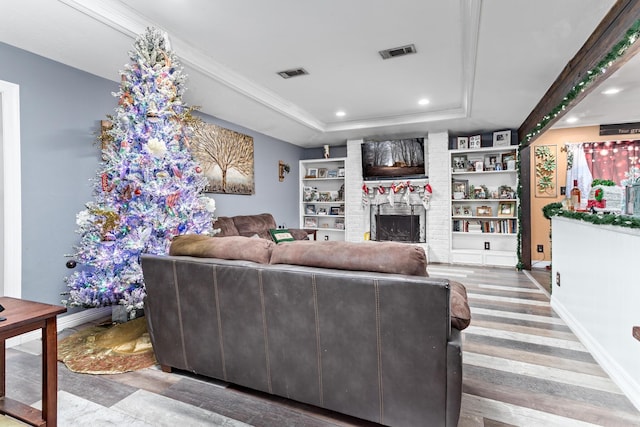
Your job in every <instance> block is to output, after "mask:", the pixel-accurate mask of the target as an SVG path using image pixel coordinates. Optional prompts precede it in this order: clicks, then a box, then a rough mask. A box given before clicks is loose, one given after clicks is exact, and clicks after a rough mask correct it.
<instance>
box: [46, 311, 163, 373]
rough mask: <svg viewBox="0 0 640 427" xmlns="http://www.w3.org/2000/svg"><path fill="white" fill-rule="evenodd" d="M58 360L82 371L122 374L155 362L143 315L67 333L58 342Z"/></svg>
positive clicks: (75, 370) (146, 366)
mask: <svg viewBox="0 0 640 427" xmlns="http://www.w3.org/2000/svg"><path fill="white" fill-rule="evenodd" d="M58 360H59V361H61V362H63V363H64V364H65V365H66V366H67V368H69V370H71V371H73V372H80V373H85V374H121V373H123V372H130V371H135V370H138V369H143V368H148V367H150V366H153V365H154V364H156V359H155V356H154V354H153V348H152V347H151V340H150V338H149V333H148V332H147V323H146V319H145V318H144V317H140V318H137V319H134V320H131V321H129V322H126V323H119V324H116V325H115V326H108V327H104V326H94V327H91V328H87V329H83V330H81V331H78V332H76V333H74V334H73V335H70V336H68V337H67V338H64V339H62V340H60V341H59V342H58Z"/></svg>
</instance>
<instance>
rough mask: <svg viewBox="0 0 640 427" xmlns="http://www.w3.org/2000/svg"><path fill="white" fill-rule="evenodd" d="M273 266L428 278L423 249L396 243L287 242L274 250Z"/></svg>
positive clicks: (272, 255)
mask: <svg viewBox="0 0 640 427" xmlns="http://www.w3.org/2000/svg"><path fill="white" fill-rule="evenodd" d="M271 264H293V265H304V266H309V267H321V268H335V269H339V270H360V271H375V272H379V273H395V274H408V275H411V276H427V257H426V255H425V253H424V249H423V248H421V247H418V246H413V245H408V244H405V243H397V242H342V241H341V242H332V241H321V242H315V241H306V240H298V241H295V242H284V243H281V244H279V245H276V246H275V247H274V248H273V252H272V253H271Z"/></svg>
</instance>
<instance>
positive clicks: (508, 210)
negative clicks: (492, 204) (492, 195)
mask: <svg viewBox="0 0 640 427" xmlns="http://www.w3.org/2000/svg"><path fill="white" fill-rule="evenodd" d="M515 214H516V203H515V202H500V203H499V204H498V216H502V217H510V218H514V217H515Z"/></svg>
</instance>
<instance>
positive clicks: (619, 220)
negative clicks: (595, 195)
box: [542, 202, 640, 228]
mask: <svg viewBox="0 0 640 427" xmlns="http://www.w3.org/2000/svg"><path fill="white" fill-rule="evenodd" d="M542 214H543V215H544V217H545V218H547V219H551V218H552V217H554V216H563V217H565V218H571V219H577V220H580V221H585V222H590V223H591V224H596V225H617V226H620V227H626V228H640V218H638V217H635V216H628V215H615V214H592V213H588V212H575V211H568V210H565V209H562V203H557V202H556V203H549V204H548V205H546V206H545V207H543V208H542Z"/></svg>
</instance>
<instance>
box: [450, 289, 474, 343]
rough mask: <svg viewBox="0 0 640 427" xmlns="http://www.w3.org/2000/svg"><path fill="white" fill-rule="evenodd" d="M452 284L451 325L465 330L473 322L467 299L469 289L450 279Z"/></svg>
mask: <svg viewBox="0 0 640 427" xmlns="http://www.w3.org/2000/svg"><path fill="white" fill-rule="evenodd" d="M449 285H450V286H451V326H453V327H454V328H456V329H458V330H460V331H461V330H463V329H465V328H466V327H467V326H469V323H471V310H470V309H469V302H468V301H467V290H466V289H465V287H464V285H463V284H462V283H460V282H456V281H453V280H449Z"/></svg>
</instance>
